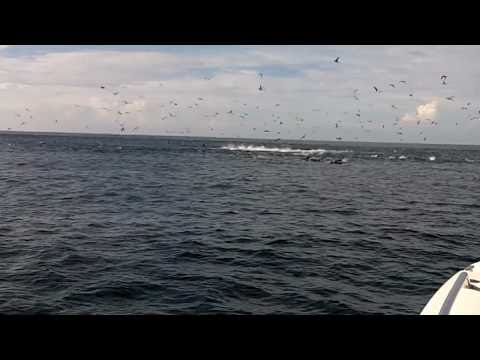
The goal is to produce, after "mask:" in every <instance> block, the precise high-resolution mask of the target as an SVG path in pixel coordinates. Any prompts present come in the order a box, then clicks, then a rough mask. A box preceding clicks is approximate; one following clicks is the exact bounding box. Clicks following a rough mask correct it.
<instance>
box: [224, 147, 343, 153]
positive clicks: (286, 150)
mask: <svg viewBox="0 0 480 360" xmlns="http://www.w3.org/2000/svg"><path fill="white" fill-rule="evenodd" d="M221 149H222V150H230V151H251V152H273V153H287V154H296V155H310V154H317V155H322V154H326V153H345V152H351V151H349V150H325V149H292V148H290V147H281V148H279V147H266V146H263V145H225V146H222V147H221Z"/></svg>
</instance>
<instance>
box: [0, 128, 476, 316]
mask: <svg viewBox="0 0 480 360" xmlns="http://www.w3.org/2000/svg"><path fill="white" fill-rule="evenodd" d="M335 160H338V161H337V163H334V162H335ZM0 191H1V196H2V198H1V205H0V313H2V314H17V313H21V314H418V313H419V312H420V311H421V309H422V307H423V306H424V305H425V304H426V303H427V302H428V300H429V299H430V297H431V296H432V295H433V293H434V292H435V291H436V290H437V288H438V287H439V286H440V285H441V284H442V283H443V282H444V281H446V280H447V279H448V277H450V276H451V275H453V273H455V272H456V271H458V270H460V269H461V268H463V267H465V266H467V265H469V264H470V263H473V262H476V261H479V260H480V246H479V245H480V238H479V236H478V235H479V232H480V231H479V230H480V147H476V146H452V145H449V146H447V145H408V144H372V143H370V144H366V143H363V144H362V143H358V144H355V143H344V142H337V143H332V142H307V141H304V142H301V141H291V142H288V141H284V142H282V141H279V142H274V141H263V142H262V141H258V140H257V141H254V140H218V139H217V140H215V139H210V140H208V139H194V138H190V139H187V138H167V137H141V136H85V135H82V136H80V135H73V136H72V135H52V134H50V135H47V134H43V135H42V134H1V135H0Z"/></svg>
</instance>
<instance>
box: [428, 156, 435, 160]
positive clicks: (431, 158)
mask: <svg viewBox="0 0 480 360" xmlns="http://www.w3.org/2000/svg"><path fill="white" fill-rule="evenodd" d="M428 160H430V161H435V160H437V158H436V157H435V156H429V157H428Z"/></svg>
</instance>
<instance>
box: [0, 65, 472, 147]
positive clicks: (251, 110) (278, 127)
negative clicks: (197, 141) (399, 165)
mask: <svg viewBox="0 0 480 360" xmlns="http://www.w3.org/2000/svg"><path fill="white" fill-rule="evenodd" d="M333 62H334V63H335V64H336V65H335V66H342V64H343V63H342V61H341V59H340V57H336V58H335V59H334V60H333ZM202 79H203V80H204V81H211V80H212V79H213V78H212V77H203V78H202ZM264 80H265V78H264V74H263V73H258V88H257V90H258V92H259V93H265V92H268V89H267V88H266V86H265V83H264ZM447 80H448V76H447V75H445V74H441V75H440V76H439V85H440V86H443V87H447V86H448V82H447ZM160 85H161V86H162V84H160ZM123 87H126V86H123ZM388 88H390V91H395V95H396V96H397V98H398V97H399V96H405V98H406V99H408V98H410V100H412V99H413V100H414V92H412V89H410V88H409V82H408V81H407V80H398V81H395V82H389V83H387V84H385V85H384V87H383V88H382V86H381V84H372V85H371V87H370V90H369V91H371V92H372V94H375V95H379V96H380V95H381V94H382V93H385V92H386V91H387V90H386V89H388ZM98 91H99V92H100V93H99V94H101V95H102V96H106V97H107V100H108V103H109V104H111V106H103V107H96V108H95V109H96V110H99V111H102V112H105V114H109V116H110V117H111V119H112V121H113V123H114V124H115V125H116V126H117V128H118V131H119V133H120V134H127V133H128V134H134V133H136V132H138V131H139V130H140V129H141V126H140V125H139V124H138V123H135V115H136V114H138V113H140V112H143V111H145V109H144V108H140V109H139V108H138V107H137V106H136V103H137V101H143V100H145V96H138V97H137V98H134V99H126V98H125V97H126V96H123V90H122V89H121V87H120V88H118V87H114V86H109V85H106V84H99V86H98ZM366 91H368V90H366ZM361 94H362V92H361V90H360V89H357V88H356V89H353V91H352V98H353V100H354V104H356V106H355V107H356V108H357V110H356V111H353V112H349V111H344V112H343V118H342V117H336V119H335V120H334V125H333V126H334V129H335V131H336V132H338V134H337V135H336V136H335V140H337V141H342V140H343V139H344V136H345V133H344V132H342V131H344V130H345V128H346V126H344V125H343V124H344V121H345V120H347V121H349V122H350V121H352V118H350V116H352V117H353V120H355V123H357V124H358V127H359V128H360V129H361V130H362V131H363V132H365V133H369V132H371V131H372V129H374V128H375V127H376V128H378V129H385V125H386V123H385V122H386V121H385V120H386V119H385V120H384V121H381V122H380V123H378V122H375V121H373V120H372V119H370V118H368V116H367V115H365V104H363V102H362V96H361ZM444 99H445V100H446V101H449V102H457V99H456V97H455V96H454V95H450V96H446V97H445V98H444ZM207 102H208V100H207V99H206V98H204V97H202V96H197V97H196V98H194V99H192V100H191V101H190V102H189V103H182V104H181V103H180V101H178V100H176V99H171V100H169V101H168V102H166V103H164V104H160V105H159V108H160V109H161V115H160V116H159V120H160V121H165V120H173V119H175V118H177V116H178V115H179V114H181V113H185V112H190V113H191V112H195V113H196V114H197V116H198V115H201V117H203V118H204V119H209V120H207V121H211V120H215V119H216V118H221V117H224V116H226V117H233V118H238V124H239V126H241V127H242V128H245V127H247V126H249V125H251V124H249V123H246V120H247V119H249V118H251V117H253V115H255V118H261V119H263V122H262V121H260V122H257V123H255V124H254V125H255V126H251V127H250V128H249V130H250V131H251V132H252V134H253V133H258V134H261V133H263V134H264V136H266V135H267V134H272V135H274V137H275V140H274V141H280V140H281V139H282V138H290V139H292V131H291V126H292V125H293V126H294V128H296V130H299V129H302V130H303V131H301V133H302V135H301V136H300V137H299V138H298V139H299V140H305V139H307V137H311V136H312V135H313V134H314V133H315V130H314V129H313V128H312V129H309V130H308V131H307V130H306V129H305V127H304V124H305V115H304V114H300V113H294V112H287V113H285V111H282V104H281V103H280V102H276V103H275V104H274V105H273V107H272V108H268V107H263V106H260V105H256V104H253V105H252V104H248V103H246V102H241V103H240V104H239V105H236V106H232V107H231V108H227V109H215V111H212V110H211V106H205V104H206V103H207ZM234 102H235V100H234ZM236 102H238V99H237V100H236ZM362 104H363V105H362ZM366 105H367V106H368V108H372V107H373V104H372V103H369V104H366ZM72 106H73V107H74V108H77V109H92V107H91V106H86V105H81V104H72ZM389 108H390V110H391V111H392V112H393V119H394V120H393V122H392V123H391V124H390V125H391V126H392V128H393V131H394V134H395V135H396V136H398V139H399V140H400V141H403V140H404V138H403V136H404V129H403V126H402V123H401V118H400V117H399V116H398V115H399V112H400V111H401V109H400V108H399V106H398V105H397V104H390V106H389ZM460 110H461V111H463V112H465V114H466V117H465V118H466V119H469V120H470V121H474V120H480V110H475V109H474V108H473V107H472V103H471V102H467V103H465V104H461V106H460ZM265 111H270V112H271V113H270V117H268V116H265ZM311 111H312V112H314V113H320V112H322V111H323V110H322V109H319V108H313V109H311ZM472 111H473V112H472ZM367 112H368V109H367ZM258 115H261V116H258ZM14 116H15V119H16V121H18V127H17V129H22V128H25V127H26V126H27V125H28V124H29V122H30V121H31V120H33V119H34V114H33V111H32V110H31V109H30V108H29V107H25V108H24V109H22V110H21V111H16V112H15V115H14ZM314 116H315V117H314V118H315V119H317V118H318V115H317V114H314ZM328 116H329V113H328V111H326V112H325V113H324V117H325V118H328ZM53 122H54V124H55V126H61V121H59V120H58V119H54V120H53ZM415 123H416V125H417V126H418V128H419V130H418V136H419V137H420V139H421V140H422V141H427V140H428V138H427V136H426V134H425V132H426V131H427V128H425V126H429V127H431V126H438V125H439V123H438V122H437V121H435V120H432V119H430V118H424V117H422V116H421V114H419V113H418V110H417V113H416V115H415ZM287 125H289V126H287ZM455 125H456V126H459V125H460V124H459V122H458V121H457V122H456V123H455ZM85 129H89V126H88V124H87V125H85ZM7 130H13V129H12V128H11V127H9V128H8V129H7ZM216 130H218V129H216V128H215V126H214V125H210V123H209V126H208V131H210V132H212V133H213V132H214V131H216ZM165 133H167V134H177V135H178V134H183V135H185V134H186V135H188V134H190V133H191V129H190V128H185V130H184V131H183V132H179V131H175V132H170V131H168V130H167V131H165ZM296 133H297V134H298V131H296ZM220 135H224V132H220ZM268 136H270V135H268ZM355 140H358V136H356V137H355Z"/></svg>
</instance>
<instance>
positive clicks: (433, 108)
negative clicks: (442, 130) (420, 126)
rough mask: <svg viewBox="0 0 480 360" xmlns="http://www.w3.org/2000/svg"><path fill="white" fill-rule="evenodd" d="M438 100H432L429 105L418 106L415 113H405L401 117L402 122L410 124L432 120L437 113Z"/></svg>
mask: <svg viewBox="0 0 480 360" xmlns="http://www.w3.org/2000/svg"><path fill="white" fill-rule="evenodd" d="M438 104H439V103H438V100H432V101H430V102H429V103H426V104H422V105H418V106H417V109H416V113H415V114H412V113H407V114H405V115H403V116H402V118H401V120H402V121H404V122H412V121H418V120H427V119H430V120H434V119H435V117H436V116H437V112H438Z"/></svg>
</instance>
